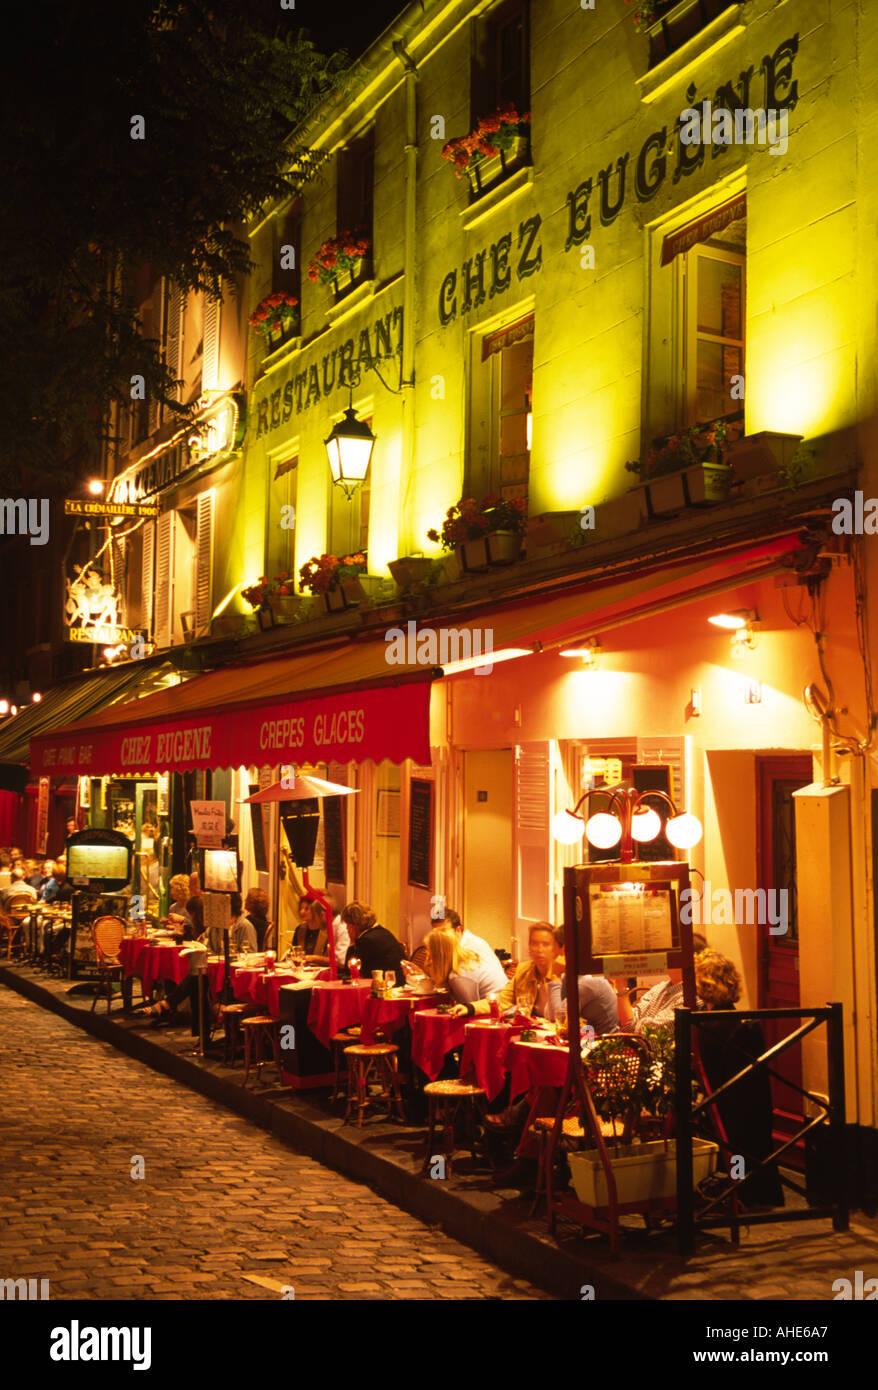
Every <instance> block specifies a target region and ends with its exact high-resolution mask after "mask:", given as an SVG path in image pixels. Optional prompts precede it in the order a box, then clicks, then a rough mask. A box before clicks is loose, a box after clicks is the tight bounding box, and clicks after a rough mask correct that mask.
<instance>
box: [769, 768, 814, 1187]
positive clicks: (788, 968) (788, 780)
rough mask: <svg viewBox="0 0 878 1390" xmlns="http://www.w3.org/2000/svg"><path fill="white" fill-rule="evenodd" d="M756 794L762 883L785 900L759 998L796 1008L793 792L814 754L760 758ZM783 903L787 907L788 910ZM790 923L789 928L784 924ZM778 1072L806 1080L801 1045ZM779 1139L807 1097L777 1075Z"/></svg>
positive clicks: (800, 1161)
mask: <svg viewBox="0 0 878 1390" xmlns="http://www.w3.org/2000/svg"><path fill="white" fill-rule="evenodd" d="M756 778H757V783H756V795H757V816H758V820H757V827H758V841H757V844H758V858H759V863H758V871H759V887H760V888H761V889H764V890H765V892H766V896H767V902H768V905H769V908H770V907H771V903H772V899H771V896H770V894H771V892H772V890H774V892H776V893H777V894H778V895H780V894H781V893H785V894H786V898H785V899H784V898H782V897H780V896H778V897H777V898H776V899H775V909H774V911H773V912H771V911H769V912H768V913H763V914H761V915H762V916H763V917H770V916H775V917H778V916H779V917H780V918H781V921H780V922H779V923H776V924H775V930H774V932H772V931H771V925H772V924H771V923H770V922H769V921H763V922H762V923H761V924H760V926H759V928H758V930H759V998H758V1005H757V1007H758V1008H760V1009H784V1008H796V1007H798V1004H799V1002H800V1000H799V930H798V918H797V913H796V824H795V809H794V804H793V792H794V791H797V790H798V789H799V787H806V786H808V785H809V784H810V783H811V782H812V781H813V773H812V764H811V758H810V756H809V755H808V754H804V753H803V754H788V755H786V756H775V757H763V758H757V760H756ZM784 903H785V904H786V911H785V912H783V911H782V909H783V906H784ZM784 924H785V925H786V931H784V932H780V931H779V927H780V926H783V925H784ZM794 1026H795V1025H794V1023H793V1022H791V1020H789V1019H781V1020H779V1022H777V1023H775V1024H768V1023H767V1024H766V1025H765V1028H764V1030H763V1031H764V1033H765V1041H766V1043H769V1044H771V1043H773V1042H777V1041H779V1039H781V1038H783V1037H785V1036H787V1034H789V1033H791V1032H792V1031H793V1030H794ZM774 1070H775V1071H776V1072H778V1073H780V1075H781V1076H784V1077H787V1078H788V1079H789V1080H790V1081H792V1082H793V1083H795V1085H798V1086H801V1084H802V1055H801V1049H800V1048H791V1049H790V1050H789V1051H788V1052H785V1053H783V1054H782V1055H781V1056H780V1057H779V1058H778V1059H777V1061H776V1062H775V1063H774ZM771 1089H772V1096H773V1099H774V1118H775V1137H776V1140H778V1141H779V1140H780V1139H787V1138H789V1136H790V1135H791V1134H794V1133H795V1131H796V1129H797V1128H799V1127H801V1125H802V1123H803V1118H802V1097H801V1095H800V1094H799V1092H798V1091H795V1090H793V1089H791V1088H790V1087H789V1086H785V1085H784V1083H783V1081H781V1080H776V1079H774V1078H772V1082H771ZM784 1161H785V1162H787V1163H789V1164H790V1165H791V1166H794V1167H801V1168H804V1166H805V1164H804V1148H803V1146H802V1145H797V1146H796V1148H795V1149H791V1150H788V1151H787V1154H786V1156H785V1160H784Z"/></svg>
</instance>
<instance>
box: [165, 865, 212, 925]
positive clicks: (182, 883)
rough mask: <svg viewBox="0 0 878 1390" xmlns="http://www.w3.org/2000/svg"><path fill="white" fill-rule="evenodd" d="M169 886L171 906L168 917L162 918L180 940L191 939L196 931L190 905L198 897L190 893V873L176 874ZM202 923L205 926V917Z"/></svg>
mask: <svg viewBox="0 0 878 1390" xmlns="http://www.w3.org/2000/svg"><path fill="white" fill-rule="evenodd" d="M168 887H169V888H170V892H171V906H170V907H169V908H168V915H167V917H163V918H162V922H163V923H164V925H165V926H167V927H169V928H170V929H171V931H172V932H173V933H174V936H176V937H177V939H178V940H179V941H191V940H192V939H193V937H194V935H195V933H194V931H193V929H192V928H193V922H192V916H191V914H190V912H189V907H190V904H191V903H193V902H196V901H197V899H195V898H193V897H191V895H190V891H189V875H188V874H174V876H173V878H172V879H171V882H170V884H169V885H168ZM201 925H202V928H203V926H204V919H203V918H202V923H201Z"/></svg>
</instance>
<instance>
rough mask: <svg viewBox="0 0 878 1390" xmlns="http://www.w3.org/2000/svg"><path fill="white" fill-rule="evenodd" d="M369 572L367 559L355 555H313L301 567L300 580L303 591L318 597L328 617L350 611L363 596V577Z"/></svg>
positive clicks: (359, 552)
mask: <svg viewBox="0 0 878 1390" xmlns="http://www.w3.org/2000/svg"><path fill="white" fill-rule="evenodd" d="M365 572H366V557H365V555H364V554H363V553H362V552H361V551H358V552H357V553H356V554H355V555H342V556H341V558H339V556H338V555H312V557H311V559H310V560H308V561H307V562H306V563H305V564H304V565H302V567H301V569H300V570H299V578H300V580H301V583H302V588H303V589H307V590H308V592H309V593H311V594H315V595H319V596H320V597H321V598H322V599H323V605H324V607H325V608H326V611H327V613H335V612H338V611H340V610H341V609H342V608H350V607H352V606H354V605H355V604H357V603H359V601H360V599H361V598H363V596H364V590H363V586H362V584H361V583H360V575H362V574H365Z"/></svg>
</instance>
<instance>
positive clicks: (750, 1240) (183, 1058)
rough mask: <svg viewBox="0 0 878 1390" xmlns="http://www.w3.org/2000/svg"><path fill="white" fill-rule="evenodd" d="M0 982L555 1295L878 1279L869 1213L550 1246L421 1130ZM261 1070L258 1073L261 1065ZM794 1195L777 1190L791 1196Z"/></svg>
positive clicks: (183, 1041)
mask: <svg viewBox="0 0 878 1390" xmlns="http://www.w3.org/2000/svg"><path fill="white" fill-rule="evenodd" d="M0 983H2V984H5V985H8V986H9V987H10V988H12V989H13V990H16V991H17V992H18V993H19V994H21V995H23V996H25V997H26V998H28V999H31V1000H33V1001H34V1002H35V1003H37V1004H39V1005H40V1006H41V1007H43V1008H47V1009H51V1010H53V1011H54V1012H55V1013H58V1014H60V1015H61V1016H62V1017H64V1018H66V1019H67V1020H68V1021H69V1022H71V1023H73V1024H75V1025H76V1026H78V1027H80V1028H83V1029H84V1030H85V1031H86V1032H88V1033H90V1034H92V1036H94V1037H96V1038H100V1039H102V1040H104V1041H106V1042H109V1043H110V1044H111V1045H112V1046H114V1047H116V1048H118V1049H119V1051H121V1052H124V1053H126V1054H127V1055H128V1056H130V1057H133V1058H136V1059H137V1060H138V1061H140V1062H144V1063H145V1064H146V1065H147V1066H149V1067H152V1068H153V1069H154V1070H155V1071H158V1072H161V1073H164V1074H165V1075H166V1076H169V1077H171V1078H173V1079H174V1080H176V1081H179V1082H182V1083H183V1084H184V1085H186V1086H188V1087H190V1088H191V1089H192V1090H194V1091H197V1092H199V1093H200V1094H202V1095H204V1096H207V1097H209V1098H210V1099H211V1100H214V1101H216V1102H218V1103H219V1104H221V1105H224V1106H226V1107H227V1108H228V1109H230V1110H232V1111H235V1112H236V1113H238V1114H239V1115H242V1116H245V1117H246V1118H247V1119H249V1120H251V1121H252V1122H253V1123H255V1124H257V1125H260V1126H261V1127H262V1128H263V1129H266V1130H268V1131H270V1132H271V1133H273V1134H274V1135H276V1136H277V1138H279V1139H280V1140H281V1141H282V1142H284V1143H287V1144H288V1145H290V1146H291V1147H292V1148H295V1149H296V1150H298V1151H299V1152H303V1153H305V1154H308V1155H309V1156H310V1157H312V1158H316V1159H318V1160H320V1161H321V1162H322V1163H325V1164H327V1165H329V1166H330V1167H332V1168H334V1169H336V1170H337V1171H338V1172H340V1173H343V1174H345V1175H347V1176H350V1177H354V1178H357V1179H359V1180H361V1181H364V1182H366V1183H368V1184H369V1186H370V1187H372V1188H373V1190H374V1191H375V1192H377V1193H379V1194H380V1195H381V1196H383V1197H385V1198H387V1199H388V1200H389V1201H391V1202H393V1203H395V1204H396V1205H397V1206H398V1207H400V1208H402V1209H403V1210H405V1211H408V1212H410V1213H411V1214H413V1215H415V1216H417V1217H419V1218H420V1219H421V1220H422V1221H425V1222H428V1223H430V1224H433V1225H439V1226H441V1227H442V1229H443V1230H445V1231H446V1232H447V1233H448V1234H450V1235H453V1236H454V1237H456V1239H458V1240H459V1241H461V1242H463V1243H464V1244H466V1245H469V1246H470V1247H471V1248H473V1249H475V1250H477V1251H479V1252H480V1253H481V1254H483V1255H484V1256H486V1257H487V1258H488V1259H490V1260H492V1261H495V1262H496V1263H497V1264H499V1265H501V1266H502V1267H503V1268H505V1269H507V1270H509V1271H510V1273H512V1274H514V1275H516V1276H517V1277H519V1278H525V1279H529V1280H531V1281H532V1282H533V1283H535V1284H537V1285H539V1286H541V1287H543V1288H545V1289H547V1290H548V1291H550V1292H551V1293H553V1294H555V1295H556V1296H557V1297H560V1298H564V1299H572V1300H579V1299H580V1298H581V1296H582V1292H581V1291H582V1286H583V1285H592V1286H593V1288H594V1294H595V1297H596V1298H599V1299H600V1298H602V1299H643V1298H646V1299H688V1300H722V1299H731V1300H734V1301H739V1300H762V1299H779V1300H803V1299H814V1300H817V1301H823V1300H832V1299H833V1298H834V1297H835V1293H834V1290H833V1287H832V1285H833V1281H834V1280H836V1279H839V1278H847V1279H850V1280H851V1281H852V1282H853V1280H854V1276H855V1272H856V1271H857V1270H858V1269H859V1270H863V1271H864V1272H865V1277H866V1278H870V1277H874V1276H876V1275H878V1219H876V1218H869V1217H865V1216H864V1215H863V1214H862V1213H859V1212H854V1213H853V1214H852V1217H851V1226H850V1230H849V1231H848V1232H845V1233H836V1232H834V1231H833V1230H832V1228H831V1226H830V1225H829V1223H828V1222H824V1221H819V1222H818V1221H800V1222H792V1223H789V1224H787V1225H766V1226H753V1227H750V1228H743V1229H742V1232H741V1244H740V1246H739V1247H738V1248H737V1249H736V1248H735V1247H734V1246H733V1245H732V1244H731V1241H730V1239H729V1235H728V1232H727V1231H726V1232H723V1231H718V1232H712V1233H710V1234H708V1235H705V1236H703V1237H702V1239H701V1243H700V1245H699V1249H698V1251H697V1252H696V1254H695V1255H693V1256H690V1257H689V1258H686V1259H682V1258H681V1257H680V1256H678V1255H677V1253H676V1249H675V1237H674V1233H673V1231H668V1232H661V1233H652V1234H649V1233H647V1232H646V1230H645V1229H644V1226H643V1222H642V1220H641V1219H639V1218H626V1220H625V1223H624V1224H625V1231H624V1234H623V1238H622V1249H621V1253H620V1257H619V1258H618V1259H613V1258H612V1257H611V1255H610V1252H609V1242H608V1241H607V1239H606V1238H605V1237H603V1236H600V1235H598V1234H593V1235H588V1236H583V1235H582V1234H581V1233H580V1232H579V1230H578V1229H577V1228H573V1227H568V1226H563V1225H562V1226H561V1227H560V1228H559V1233H558V1237H557V1239H556V1238H553V1237H551V1236H549V1235H548V1234H547V1232H546V1227H545V1221H544V1220H543V1219H540V1218H537V1219H533V1220H532V1219H530V1217H529V1216H528V1211H529V1207H530V1200H529V1199H528V1200H523V1199H522V1198H521V1197H520V1196H519V1195H518V1194H517V1193H516V1192H514V1191H508V1192H499V1193H498V1192H496V1191H493V1190H492V1188H491V1177H490V1174H488V1173H486V1172H476V1173H473V1174H472V1175H470V1174H469V1173H466V1172H463V1171H462V1172H460V1173H459V1174H455V1175H454V1176H452V1177H450V1178H448V1179H445V1180H442V1181H434V1180H431V1179H429V1178H428V1179H422V1178H421V1177H420V1176H419V1170H420V1164H421V1158H422V1154H423V1145H424V1142H425V1132H424V1130H423V1128H411V1127H407V1126H403V1125H399V1124H387V1123H380V1122H377V1121H372V1122H369V1121H367V1123H366V1126H365V1127H364V1128H363V1129H361V1130H358V1129H356V1127H355V1126H352V1125H344V1124H343V1123H342V1121H341V1118H340V1113H339V1108H338V1107H337V1108H336V1110H335V1111H332V1110H330V1107H329V1106H328V1104H327V1103H326V1102H325V1101H322V1100H321V1099H320V1097H321V1095H322V1093H320V1092H314V1093H310V1098H309V1093H308V1092H304V1093H299V1094H297V1095H293V1094H291V1093H290V1092H289V1091H288V1090H286V1089H281V1088H280V1087H279V1086H277V1085H274V1086H273V1087H271V1088H265V1089H261V1090H259V1091H254V1090H252V1089H248V1090H246V1091H245V1090H243V1089H242V1086H241V1077H242V1070H241V1067H240V1065H239V1066H238V1067H236V1068H229V1067H225V1066H222V1065H221V1064H220V1063H218V1062H216V1061H213V1060H212V1059H210V1058H200V1057H198V1055H197V1053H195V1040H194V1039H193V1038H192V1037H191V1036H190V1033H189V1029H188V1025H187V1026H186V1027H185V1028H175V1029H160V1030H152V1029H150V1028H149V1027H147V1026H145V1025H144V1024H143V1022H142V1021H137V1022H135V1021H133V1020H131V1019H126V1018H125V1017H124V1016H123V1015H122V1013H121V1009H116V1010H114V1012H113V1013H112V1014H111V1015H110V1016H109V1018H108V1017H107V1015H106V1006H105V1004H103V1003H101V1002H99V1003H98V1005H97V1008H96V1010H95V1012H94V1013H92V1012H91V999H90V998H89V997H88V996H87V995H76V994H74V995H68V993H67V991H68V989H69V987H70V985H69V982H68V981H67V980H57V979H47V978H46V977H45V976H43V975H42V974H41V973H40V972H38V971H36V970H33V969H30V968H29V967H25V966H17V965H15V964H13V965H7V966H3V967H0ZM263 1075H264V1076H265V1077H268V1076H269V1070H268V1068H267V1067H266V1069H265V1072H264V1073H263ZM793 1198H794V1194H788V1197H787V1200H788V1201H791V1200H792V1199H793ZM796 1200H798V1199H796Z"/></svg>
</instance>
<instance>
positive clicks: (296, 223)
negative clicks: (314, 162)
mask: <svg viewBox="0 0 878 1390" xmlns="http://www.w3.org/2000/svg"><path fill="white" fill-rule="evenodd" d="M301 241H302V200H301V198H297V199H296V201H295V202H294V203H293V205H292V207H290V208H289V209H288V211H287V212H285V213H284V214H283V216H281V217H278V218H276V219H275V223H274V250H273V255H272V261H271V292H272V294H277V293H279V292H280V293H283V294H292V295H295V297H296V299H299V300H301V297H302V295H301V286H302V280H301V264H300V247H301Z"/></svg>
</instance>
